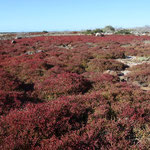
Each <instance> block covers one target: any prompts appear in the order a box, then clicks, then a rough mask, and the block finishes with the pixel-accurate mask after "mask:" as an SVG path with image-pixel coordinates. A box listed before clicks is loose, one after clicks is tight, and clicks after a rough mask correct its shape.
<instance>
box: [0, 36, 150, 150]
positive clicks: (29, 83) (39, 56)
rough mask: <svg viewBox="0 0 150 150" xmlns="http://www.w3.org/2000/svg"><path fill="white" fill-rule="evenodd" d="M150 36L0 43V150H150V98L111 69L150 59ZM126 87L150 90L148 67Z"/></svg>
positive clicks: (137, 72) (141, 67)
mask: <svg viewBox="0 0 150 150" xmlns="http://www.w3.org/2000/svg"><path fill="white" fill-rule="evenodd" d="M149 40H150V37H148V36H133V35H111V36H104V37H95V36H48V37H46V36H44V37H34V38H22V39H16V40H15V41H16V43H12V44H11V40H3V41H2V40H0V149H2V150H27V149H29V150H30V149H31V150H41V149H42V150H47V149H50V150H51V149H52V150H61V149H67V150H78V149H81V150H95V149H97V150H98V149H100V150H105V149H109V150H118V149H126V150H127V149H141V150H148V149H149V145H150V141H149V130H150V126H149V124H150V120H149V114H150V110H149V108H150V103H149V100H150V92H149V91H143V90H141V89H140V88H139V87H136V86H133V85H132V83H131V84H129V82H126V81H124V82H122V81H120V78H119V77H118V76H117V74H116V75H115V74H114V75H110V74H107V73H105V71H106V70H110V71H122V70H124V69H126V67H127V66H126V65H124V64H122V63H120V62H117V61H116V59H118V58H125V57H126V56H127V55H137V56H142V55H143V56H150V54H149V52H148V45H147V44H146V43H148V42H145V41H149ZM131 71H133V73H134V74H132V73H131V74H130V73H129V74H128V81H131V82H133V81H138V82H143V83H149V65H148V64H147V65H146V64H143V65H139V66H136V67H133V68H131Z"/></svg>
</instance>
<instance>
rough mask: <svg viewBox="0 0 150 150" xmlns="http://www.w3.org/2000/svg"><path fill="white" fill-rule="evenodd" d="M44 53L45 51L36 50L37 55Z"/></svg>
mask: <svg viewBox="0 0 150 150" xmlns="http://www.w3.org/2000/svg"><path fill="white" fill-rule="evenodd" d="M41 52H44V51H43V50H36V51H35V53H41Z"/></svg>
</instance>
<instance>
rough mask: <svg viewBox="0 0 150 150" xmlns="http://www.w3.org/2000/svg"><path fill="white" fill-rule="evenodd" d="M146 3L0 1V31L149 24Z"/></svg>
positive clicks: (149, 0) (112, 0) (148, 3)
mask: <svg viewBox="0 0 150 150" xmlns="http://www.w3.org/2000/svg"><path fill="white" fill-rule="evenodd" d="M149 7H150V0H0V32H6V31H8V32H11V31H17V32H19V31H21V32H22V31H43V30H48V31H61V30H82V29H94V28H102V27H104V26H106V25H112V26H114V27H136V26H144V25H150V8H149Z"/></svg>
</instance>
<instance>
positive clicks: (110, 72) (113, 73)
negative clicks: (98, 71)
mask: <svg viewBox="0 0 150 150" xmlns="http://www.w3.org/2000/svg"><path fill="white" fill-rule="evenodd" d="M104 73H108V74H110V75H113V76H117V73H116V72H115V71H112V70H106V71H104Z"/></svg>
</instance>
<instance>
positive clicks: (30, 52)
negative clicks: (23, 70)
mask: <svg viewBox="0 0 150 150" xmlns="http://www.w3.org/2000/svg"><path fill="white" fill-rule="evenodd" d="M25 54H27V55H33V54H34V52H33V51H28V52H26V53H25Z"/></svg>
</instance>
